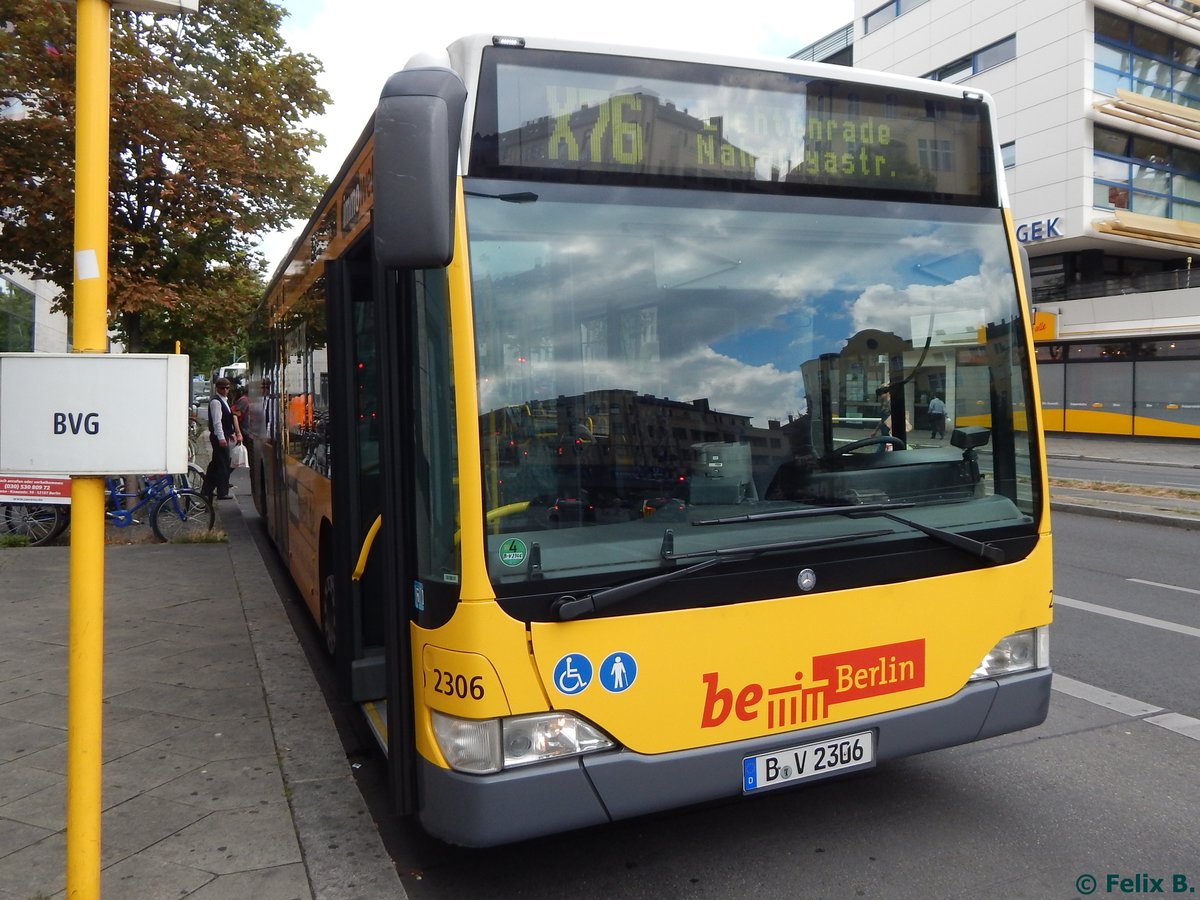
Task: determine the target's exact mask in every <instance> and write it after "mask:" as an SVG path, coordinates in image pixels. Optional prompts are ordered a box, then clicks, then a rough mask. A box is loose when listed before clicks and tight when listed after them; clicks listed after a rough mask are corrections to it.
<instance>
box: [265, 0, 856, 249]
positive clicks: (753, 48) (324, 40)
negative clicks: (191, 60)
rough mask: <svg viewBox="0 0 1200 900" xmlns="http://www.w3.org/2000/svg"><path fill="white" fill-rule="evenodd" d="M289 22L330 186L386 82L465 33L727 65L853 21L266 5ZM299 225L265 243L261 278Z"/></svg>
mask: <svg viewBox="0 0 1200 900" xmlns="http://www.w3.org/2000/svg"><path fill="white" fill-rule="evenodd" d="M275 2H276V3H277V4H278V5H281V6H283V7H284V9H285V10H287V12H288V13H289V15H288V16H287V18H286V19H285V20H284V23H283V29H282V30H283V35H284V37H285V38H286V39H287V41H288V44H289V45H290V46H291V47H292V49H293V50H297V51H301V52H304V53H311V54H312V55H313V56H315V57H317V58H318V59H320V60H321V62H322V64H323V65H324V67H325V73H324V75H323V76H322V77H321V79H320V80H321V84H322V86H323V87H324V88H325V89H326V90H327V91H329V94H330V96H331V98H332V102H331V103H330V106H329V109H328V111H327V112H326V114H325V115H324V116H322V117H321V118H320V119H319V120H317V122H316V123H315V125H316V127H317V128H318V129H319V130H320V131H321V132H322V133H324V134H325V138H326V141H327V146H326V149H325V150H324V151H323V152H322V153H320V154H319V155H318V156H316V157H314V159H313V164H314V165H315V167H316V169H317V172H318V173H319V174H321V175H323V176H325V177H326V178H332V177H333V176H334V175H336V174H337V170H338V169H339V168H340V167H341V163H342V160H343V159H344V158H345V157H346V155H347V154H348V153H349V152H350V149H351V147H352V146H353V144H354V141H355V140H356V139H357V138H358V135H359V134H360V133H361V132H362V129H363V128H364V127H365V126H366V123H367V120H368V119H369V118H370V115H371V111H372V109H373V108H374V106H375V101H376V98H377V97H378V96H379V91H380V88H382V87H383V83H384V81H385V80H386V79H387V77H388V75H390V74H392V73H393V72H395V71H397V70H399V69H401V68H403V67H404V64H405V63H406V62H407V61H408V60H409V59H410V58H411V57H412V56H414V55H416V54H417V53H437V52H440V51H441V50H442V49H444V48H445V47H446V46H447V45H448V44H450V43H451V42H453V41H454V40H456V39H457V38H459V37H462V36H464V35H467V34H475V33H486V34H510V35H536V36H540V37H561V38H571V39H574V40H588V41H597V42H602V43H613V44H632V45H637V46H647V45H654V46H662V47H671V48H684V49H690V50H697V51H701V52H707V53H719V54H724V55H731V56H769V57H787V56H789V55H790V54H792V53H794V52H796V51H797V50H799V49H801V48H802V47H804V46H807V45H808V44H810V43H812V42H813V41H815V40H817V39H819V38H822V37H824V36H825V35H827V34H829V33H830V32H832V31H834V30H835V29H837V28H839V27H841V26H843V25H846V24H847V23H849V22H850V20H851V18H852V17H853V15H854V2H853V0H799V2H797V0H787V2H785V0H759V2H757V3H751V4H746V3H738V2H731V0H725V2H718V3H714V4H699V5H690V6H689V5H688V4H686V3H676V2H666V0H643V2H640V3H630V2H628V0H614V2H608V3H602V4H595V3H579V2H562V0H556V2H549V0H510V2H497V0H450V2H447V0H275ZM302 225H303V223H297V225H296V228H294V229H293V230H292V231H290V232H288V233H286V234H279V235H272V236H266V237H265V238H264V241H263V245H262V249H263V253H264V255H265V256H266V258H267V263H268V267H269V271H274V268H275V266H276V264H278V263H279V261H280V259H281V258H282V256H283V255H284V254H285V253H286V252H287V250H288V248H289V247H290V245H291V243H292V241H293V240H294V239H295V237H296V236H297V233H298V230H299V228H300V227H301V226H302Z"/></svg>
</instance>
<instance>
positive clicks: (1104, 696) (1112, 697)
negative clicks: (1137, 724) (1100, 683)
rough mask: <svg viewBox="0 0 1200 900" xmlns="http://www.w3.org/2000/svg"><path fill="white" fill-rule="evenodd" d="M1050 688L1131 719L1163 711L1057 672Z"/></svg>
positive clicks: (1157, 707) (1160, 708) (1158, 707)
mask: <svg viewBox="0 0 1200 900" xmlns="http://www.w3.org/2000/svg"><path fill="white" fill-rule="evenodd" d="M1051 686H1052V687H1053V688H1054V690H1056V691H1058V692H1059V693H1062V694H1067V695H1068V696H1071V697H1075V698H1077V699H1079V700H1087V701H1088V702H1089V703H1095V704H1096V705H1097V706H1103V707H1105V708H1106V709H1111V710H1113V711H1114V712H1119V713H1121V714H1122V715H1126V716H1131V717H1133V718H1138V717H1140V716H1148V715H1150V714H1151V713H1160V712H1162V711H1163V708H1162V707H1161V706H1151V705H1150V704H1149V703H1143V702H1142V701H1141V700H1134V699H1133V698H1132V697H1125V696H1123V695H1121V694H1114V693H1113V692H1112V691H1106V690H1104V688H1099V687H1096V686H1095V685H1094V684H1087V683H1086V682H1083V681H1076V680H1075V679H1074V678H1068V677H1067V676H1066V675H1059V674H1058V673H1057V672H1055V673H1054V680H1053V681H1052V682H1051Z"/></svg>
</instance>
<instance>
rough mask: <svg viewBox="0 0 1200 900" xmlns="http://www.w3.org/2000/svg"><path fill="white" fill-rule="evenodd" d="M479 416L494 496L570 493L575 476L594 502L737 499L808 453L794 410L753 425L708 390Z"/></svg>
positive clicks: (611, 396)
mask: <svg viewBox="0 0 1200 900" xmlns="http://www.w3.org/2000/svg"><path fill="white" fill-rule="evenodd" d="M484 420H485V421H484V426H483V433H484V434H485V435H491V436H492V439H493V441H494V444H493V447H492V448H491V452H493V453H494V454H495V462H496V464H498V466H499V468H500V469H501V470H502V471H504V485H503V490H502V495H503V496H500V497H497V498H495V499H496V502H514V501H516V500H519V499H528V498H529V497H530V496H539V495H549V494H562V493H564V492H566V493H570V492H569V491H568V490H567V488H568V487H570V486H571V485H568V484H565V483H564V479H568V478H570V479H574V478H578V482H577V486H578V487H580V488H582V489H585V490H587V491H589V492H591V495H592V496H591V499H592V500H593V501H594V502H599V503H603V502H604V501H605V499H606V498H605V495H606V494H611V499H612V500H614V501H615V500H617V499H620V500H621V501H628V500H636V499H637V498H638V497H639V496H646V497H648V496H651V495H666V496H674V497H677V498H679V499H682V500H688V501H690V502H741V501H743V500H750V499H756V498H758V497H760V496H762V494H763V493H764V492H765V490H766V487H767V485H768V484H769V482H770V480H771V478H772V476H773V475H774V473H775V471H776V469H778V467H779V466H780V465H781V464H783V463H784V462H787V461H790V460H791V459H793V457H794V456H796V455H801V454H803V453H805V452H808V440H809V438H808V430H807V426H806V425H805V424H802V422H801V420H800V419H799V418H797V417H789V419H788V421H786V422H784V421H783V420H776V419H771V420H768V422H767V427H766V428H761V427H757V426H755V425H752V424H751V417H750V416H747V415H741V414H738V413H731V412H723V411H721V410H718V409H714V408H713V407H712V406H711V405H710V403H709V401H708V399H706V398H703V399H699V400H692V401H680V400H671V399H669V398H665V397H656V396H653V395H650V394H638V393H636V392H634V391H628V390H597V391H588V392H585V393H583V394H578V395H575V396H571V397H567V396H560V397H558V398H556V399H547V400H532V401H530V402H528V403H526V404H522V405H518V406H507V407H502V408H500V409H495V410H492V411H491V412H489V413H485V414H484ZM805 421H806V420H805ZM487 452H488V451H487V450H485V453H487ZM522 469H528V471H526V472H524V473H523V472H522V471H521V470H522Z"/></svg>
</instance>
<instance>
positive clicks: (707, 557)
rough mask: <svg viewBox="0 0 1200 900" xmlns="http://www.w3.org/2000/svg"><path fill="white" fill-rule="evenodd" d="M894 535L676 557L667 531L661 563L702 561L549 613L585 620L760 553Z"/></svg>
mask: <svg viewBox="0 0 1200 900" xmlns="http://www.w3.org/2000/svg"><path fill="white" fill-rule="evenodd" d="M894 533H895V532H893V531H892V530H891V529H890V528H885V529H882V530H878V531H860V532H857V533H855V534H842V535H837V536H834V537H820V538H807V539H805V540H797V541H781V542H777V543H772V544H750V545H748V546H745V547H720V548H717V549H715V550H694V551H692V552H690V553H675V552H673V550H671V548H672V547H673V539H672V535H671V532H670V530H668V531H667V533H666V535H664V537H663V549H662V553H661V556H662V558H663V559H664V560H678V559H700V560H701V561H700V562H696V563H692V564H691V565H688V566H683V567H681V568H678V569H672V570H671V571H669V572H660V573H658V574H656V575H650V576H647V577H645V578H639V579H637V580H636V581H629V582H626V583H625V584H618V585H614V586H613V587H608V588H601V589H600V590H598V591H593V592H591V593H590V594H585V595H583V596H582V597H575V596H572V595H570V594H565V595H563V596H562V597H559V598H558V599H557V600H555V601H554V603H553V605H552V607H551V609H552V610H553V611H554V612H555V614H557V616H558V618H559V621H560V622H567V621H570V620H571V619H581V618H583V617H584V616H588V615H591V614H592V613H596V612H599V611H600V610H602V609H607V608H608V607H610V606H616V605H617V604H620V603H624V602H625V601H626V600H629V599H632V598H633V597H637V596H639V595H641V594H644V593H646V591H649V590H653V589H654V588H656V587H658V586H659V585H660V584H666V583H667V582H668V581H674V580H675V579H676V578H681V577H683V576H684V575H690V574H692V573H693V572H699V571H701V570H702V569H708V568H710V567H712V566H715V565H717V564H718V563H726V562H737V561H740V560H745V559H750V558H751V557H754V556H758V555H760V554H763V553H779V552H782V551H785V550H803V549H806V548H810V547H824V546H828V545H830V544H843V543H846V542H848V541H857V540H860V539H862V538H872V537H880V536H881V535H885V534H894Z"/></svg>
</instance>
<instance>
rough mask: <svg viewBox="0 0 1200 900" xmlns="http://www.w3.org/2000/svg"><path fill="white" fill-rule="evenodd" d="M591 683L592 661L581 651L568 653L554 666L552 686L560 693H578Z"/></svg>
mask: <svg viewBox="0 0 1200 900" xmlns="http://www.w3.org/2000/svg"><path fill="white" fill-rule="evenodd" d="M591 683H592V662H591V660H589V659H588V658H587V657H586V656H584V655H583V654H581V653H568V654H567V655H566V656H564V657H563V658H562V659H560V660H559V661H558V662H557V663H556V664H555V666H554V686H555V687H556V688H558V690H559V693H562V694H567V695H571V694H578V693H579V692H581V691H582V690H583V689H584V688H586V687H587V686H588V685H589V684H591Z"/></svg>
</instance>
